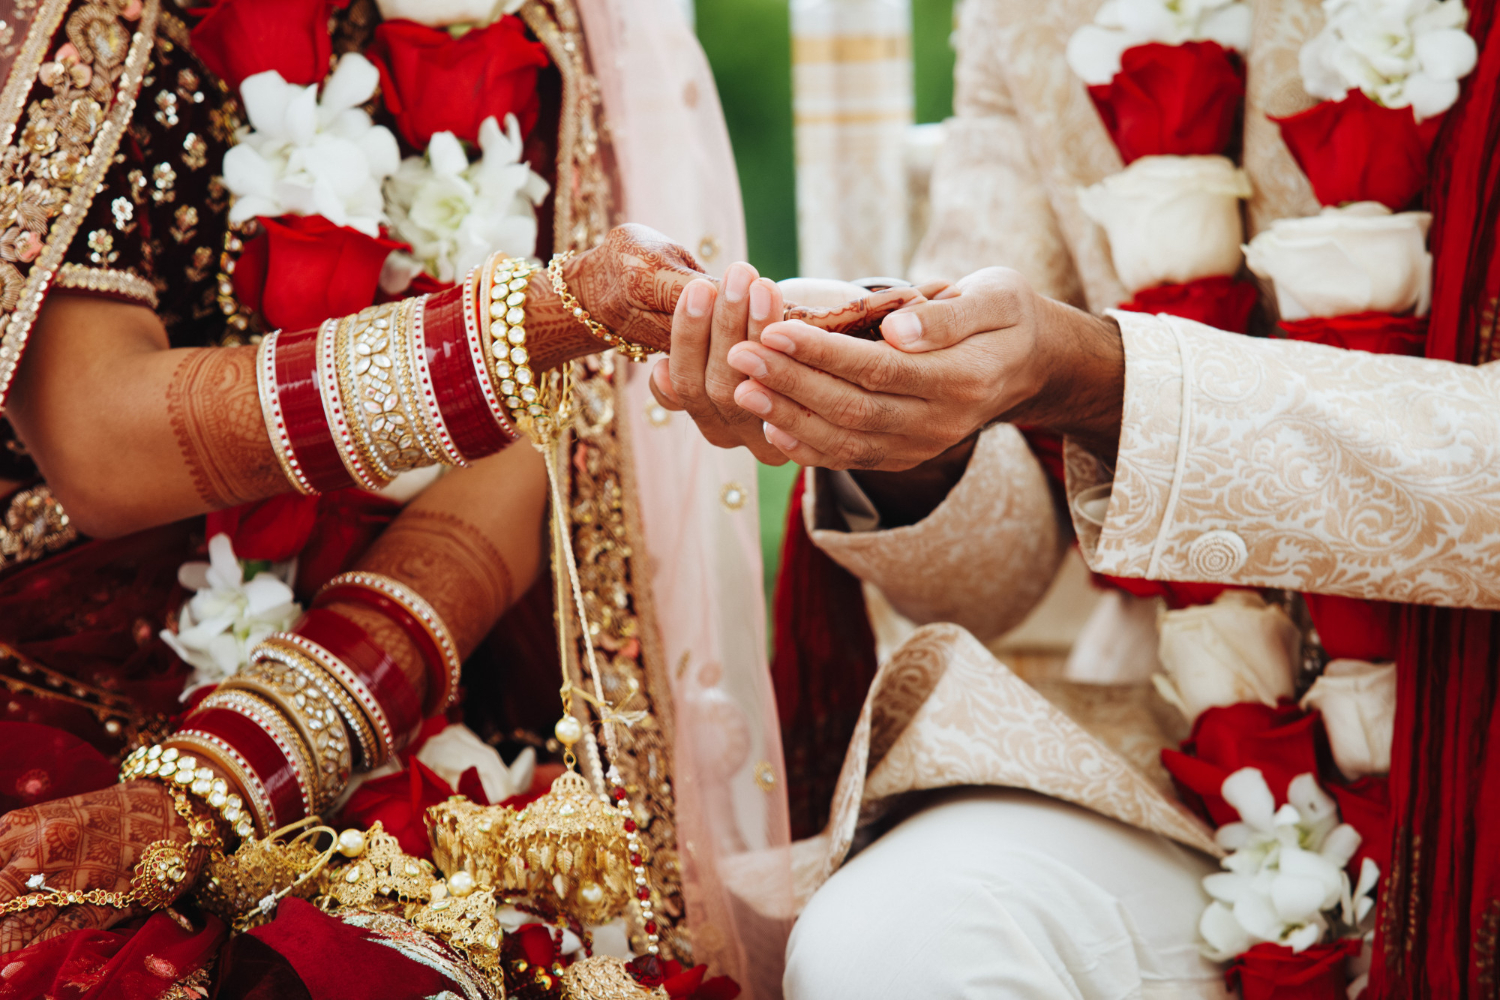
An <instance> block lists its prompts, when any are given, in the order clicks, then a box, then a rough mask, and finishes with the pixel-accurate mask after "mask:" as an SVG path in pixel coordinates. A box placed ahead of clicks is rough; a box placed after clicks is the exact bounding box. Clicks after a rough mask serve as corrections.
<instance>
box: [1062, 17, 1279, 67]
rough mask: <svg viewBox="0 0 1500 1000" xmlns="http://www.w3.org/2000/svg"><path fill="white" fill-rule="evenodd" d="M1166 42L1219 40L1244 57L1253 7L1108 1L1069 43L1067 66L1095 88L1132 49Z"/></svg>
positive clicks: (1179, 43)
mask: <svg viewBox="0 0 1500 1000" xmlns="http://www.w3.org/2000/svg"><path fill="white" fill-rule="evenodd" d="M1148 42H1161V43H1162V44H1164V45H1181V44H1182V43H1183V42H1218V43H1219V44H1220V45H1222V46H1224V47H1225V48H1226V49H1233V50H1235V51H1236V52H1241V53H1243V52H1244V51H1245V50H1246V49H1248V48H1249V47H1250V5H1249V4H1247V3H1243V2H1240V0H1105V2H1104V4H1103V5H1102V6H1101V7H1100V8H1099V13H1098V14H1096V15H1095V16H1094V23H1093V24H1086V25H1084V26H1083V27H1082V28H1079V29H1078V30H1077V31H1075V32H1074V33H1073V37H1072V38H1069V39H1068V48H1067V60H1068V66H1069V67H1070V68H1071V69H1072V70H1073V72H1074V73H1077V74H1078V75H1079V76H1080V77H1082V78H1083V82H1084V83H1087V84H1089V85H1090V86H1094V85H1098V84H1104V83H1108V82H1109V81H1110V80H1111V79H1113V78H1114V75H1115V74H1116V73H1118V72H1119V71H1120V55H1121V54H1122V53H1123V52H1124V51H1125V50H1126V49H1128V48H1132V47H1134V46H1136V45H1145V44H1146V43H1148Z"/></svg>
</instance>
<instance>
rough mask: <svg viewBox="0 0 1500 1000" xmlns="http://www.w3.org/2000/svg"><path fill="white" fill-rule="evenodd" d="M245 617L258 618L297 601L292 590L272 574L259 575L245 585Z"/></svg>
mask: <svg viewBox="0 0 1500 1000" xmlns="http://www.w3.org/2000/svg"><path fill="white" fill-rule="evenodd" d="M244 591H245V600H246V607H245V616H246V617H248V618H257V617H260V616H261V615H264V614H265V613H266V612H268V611H270V610H272V609H274V608H276V607H278V606H280V605H284V604H290V603H292V601H293V600H295V599H296V595H294V594H293V593H292V588H291V587H288V586H287V585H286V584H284V583H282V582H281V581H280V580H278V579H276V577H274V576H272V575H271V574H270V573H264V572H262V573H257V574H255V579H253V580H251V581H250V582H249V583H247V584H245V587H244Z"/></svg>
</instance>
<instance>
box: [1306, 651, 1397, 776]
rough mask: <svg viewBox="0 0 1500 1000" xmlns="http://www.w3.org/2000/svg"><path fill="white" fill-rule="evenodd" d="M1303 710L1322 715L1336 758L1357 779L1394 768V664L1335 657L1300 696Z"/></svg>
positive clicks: (1336, 762) (1341, 768) (1345, 771)
mask: <svg viewBox="0 0 1500 1000" xmlns="http://www.w3.org/2000/svg"><path fill="white" fill-rule="evenodd" d="M1302 707H1303V708H1315V709H1317V710H1318V711H1319V712H1321V713H1323V728H1325V729H1327V730H1328V742H1329V743H1330V744H1331V745H1332V747H1333V761H1334V763H1335V764H1337V765H1338V767H1339V770H1340V771H1342V772H1343V773H1344V777H1346V778H1349V779H1350V780H1354V779H1357V778H1363V777H1364V776H1365V775H1367V774H1386V773H1387V772H1389V771H1390V769H1391V737H1392V735H1393V734H1394V732H1395V728H1396V665H1395V664H1394V663H1366V662H1365V661H1364V660H1334V661H1332V662H1330V663H1329V664H1328V666H1327V667H1325V668H1324V670H1323V675H1322V676H1321V677H1319V678H1318V679H1317V680H1316V681H1314V682H1313V686H1312V687H1311V688H1309V689H1308V692H1307V694H1305V695H1303V696H1302Z"/></svg>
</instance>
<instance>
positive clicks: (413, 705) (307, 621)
mask: <svg viewBox="0 0 1500 1000" xmlns="http://www.w3.org/2000/svg"><path fill="white" fill-rule="evenodd" d="M292 632H293V633H294V634H296V635H299V636H301V637H302V638H303V639H306V640H307V641H308V642H311V643H314V644H315V645H318V646H321V647H322V648H323V649H325V650H327V651H328V652H329V653H331V654H332V655H333V656H334V657H336V658H337V659H338V660H339V661H340V662H342V663H343V664H344V665H345V666H347V667H348V668H349V669H350V671H352V672H353V674H354V676H356V677H358V678H359V680H360V681H361V682H362V683H363V684H364V685H365V687H367V688H368V689H369V691H370V694H371V695H372V696H374V698H375V700H376V701H377V702H378V703H379V704H380V708H381V710H382V711H383V712H384V713H385V717H386V720H387V722H388V724H389V725H390V728H391V734H392V737H393V743H392V745H393V748H394V749H398V750H399V749H400V748H401V747H403V746H405V745H406V743H407V740H408V739H409V738H410V736H411V735H412V734H414V733H415V732H416V730H417V728H418V727H419V726H421V724H422V703H421V701H420V700H419V699H418V698H417V693H416V692H415V691H414V690H412V686H411V682H410V681H408V680H407V679H406V674H404V673H402V671H401V665H400V664H399V663H397V662H396V661H395V659H394V658H392V656H391V655H390V654H389V653H387V652H386V651H385V650H384V649H381V648H380V647H379V646H377V645H376V644H375V641H374V640H373V639H371V638H370V634H369V633H368V632H366V631H365V630H364V629H363V628H361V627H360V626H359V625H358V624H356V623H355V622H353V621H350V620H349V619H348V618H345V617H344V616H343V615H341V614H339V613H338V612H337V611H332V610H330V609H328V608H312V609H309V610H308V611H307V612H305V613H304V614H303V615H302V617H301V619H299V620H298V622H297V624H296V625H293V626H292Z"/></svg>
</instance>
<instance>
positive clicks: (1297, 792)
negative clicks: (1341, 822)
mask: <svg viewBox="0 0 1500 1000" xmlns="http://www.w3.org/2000/svg"><path fill="white" fill-rule="evenodd" d="M1286 799H1287V802H1289V803H1290V804H1291V805H1293V806H1296V807H1297V811H1298V812H1299V813H1301V814H1302V818H1303V820H1304V821H1306V822H1308V823H1316V822H1319V821H1321V820H1324V819H1326V818H1328V817H1329V816H1337V815H1338V812H1339V807H1338V803H1336V802H1334V801H1333V797H1332V796H1330V795H1329V794H1328V793H1327V792H1325V791H1323V786H1321V785H1319V784H1318V779H1317V778H1315V777H1313V775H1311V774H1299V775H1297V776H1296V777H1295V778H1293V779H1292V781H1291V784H1289V785H1287V789H1286Z"/></svg>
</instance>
